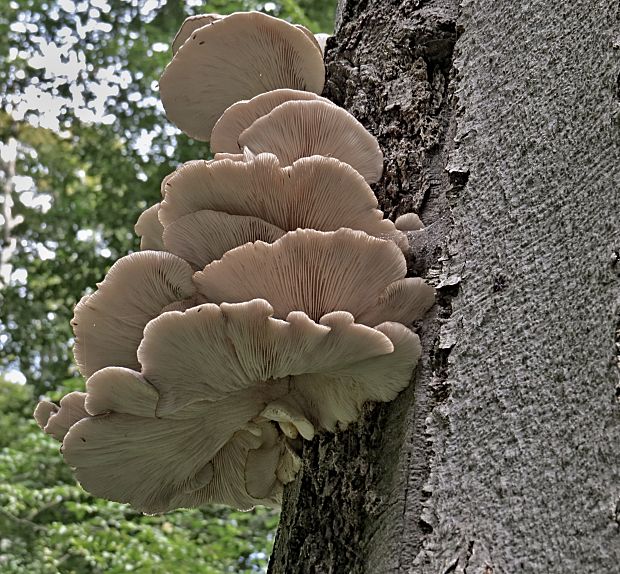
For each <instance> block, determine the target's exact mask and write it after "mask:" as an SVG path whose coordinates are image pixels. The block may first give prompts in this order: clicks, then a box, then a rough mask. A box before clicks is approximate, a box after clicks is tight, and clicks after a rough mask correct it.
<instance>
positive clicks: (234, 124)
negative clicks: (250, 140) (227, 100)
mask: <svg viewBox="0 0 620 574" xmlns="http://www.w3.org/2000/svg"><path fill="white" fill-rule="evenodd" d="M293 100H297V101H304V100H310V101H321V102H324V103H326V104H329V105H332V106H333V105H334V104H332V102H330V101H329V100H328V99H327V98H322V97H321V96H318V95H317V94H314V93H312V92H303V91H301V90H288V89H279V90H272V91H270V92H265V93H264V94H258V95H257V96H254V97H253V98H252V99H251V100H241V101H240V102H237V103H235V104H233V105H232V106H230V107H229V108H227V109H226V111H225V112H224V113H223V114H222V116H221V117H220V119H219V120H217V123H216V124H215V127H214V128H213V132H211V151H213V152H215V153H222V152H226V153H233V154H238V153H242V152H243V148H242V147H241V146H240V145H239V136H240V135H241V134H242V133H243V132H244V131H245V130H246V129H247V128H249V127H250V126H251V125H252V124H253V123H254V122H255V121H256V120H257V119H258V118H260V117H262V116H265V115H267V114H268V113H269V112H271V110H273V109H274V108H276V107H278V106H279V105H280V104H283V103H284V102H289V101H293Z"/></svg>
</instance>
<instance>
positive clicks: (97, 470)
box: [61, 367, 281, 513]
mask: <svg viewBox="0 0 620 574" xmlns="http://www.w3.org/2000/svg"><path fill="white" fill-rule="evenodd" d="M87 388H88V395H87V398H86V405H87V408H88V409H89V410H90V411H91V414H92V413H95V414H96V415H97V416H89V414H88V413H86V414H85V416H84V417H82V418H81V419H80V420H78V421H77V422H75V423H74V424H73V425H72V426H71V428H70V429H69V431H68V432H67V434H66V437H65V438H64V442H63V455H64V457H65V460H66V462H67V463H68V464H69V465H70V466H72V467H73V468H74V471H75V475H76V477H77V479H78V480H79V481H80V483H81V484H82V486H83V487H84V488H85V489H86V490H88V491H89V492H91V493H92V494H94V495H96V496H101V497H104V498H107V499H109V500H116V501H119V502H129V503H130V504H132V505H133V506H134V507H135V508H137V509H138V510H141V511H143V512H147V513H156V512H165V511H168V510H172V509H174V508H179V507H193V506H200V505H202V504H204V503H206V502H215V503H222V504H229V505H232V506H236V507H238V508H244V509H245V508H250V507H252V506H254V505H255V504H277V503H278V502H279V497H280V491H281V483H276V482H275V481H273V480H271V476H267V477H263V479H262V480H263V483H265V482H267V483H269V485H270V487H271V488H270V490H269V491H268V492H265V496H264V500H263V499H256V498H255V497H253V496H251V495H250V494H248V492H247V491H246V488H245V480H246V476H245V466H246V463H247V455H248V452H249V450H251V449H256V448H260V447H261V446H262V444H263V442H264V440H263V438H262V432H263V429H265V428H267V427H268V428H267V430H268V431H271V425H270V424H269V423H262V424H253V425H252V432H250V431H249V430H247V429H246V427H247V426H248V423H247V421H248V420H250V419H251V418H252V417H254V416H255V415H256V413H257V410H258V409H259V408H260V405H261V404H262V403H261V402H260V401H259V397H257V396H256V393H255V392H254V391H250V392H243V393H236V394H231V395H229V396H228V397H227V398H226V399H224V400H222V401H217V402H211V401H203V402H202V403H201V404H200V405H199V408H198V406H197V405H193V407H192V408H191V409H190V410H189V411H186V412H183V413H177V414H178V415H179V416H177V417H175V418H162V417H157V416H155V412H156V407H157V400H158V394H157V391H156V390H155V389H154V388H153V387H150V386H149V383H148V382H147V381H146V380H145V379H144V378H143V377H142V376H141V375H140V374H139V373H136V372H133V371H130V370H128V369H118V368H115V367H108V368H106V369H102V370H101V371H99V372H98V373H96V374H95V375H93V376H92V377H91V378H90V379H89V380H88V383H87ZM119 393H120V394H119ZM61 411H62V409H61ZM267 438H268V439H269V440H271V438H270V436H268V437H267ZM259 479H260V477H257V480H259ZM264 490H265V489H263V491H264Z"/></svg>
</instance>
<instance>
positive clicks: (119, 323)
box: [71, 251, 196, 377]
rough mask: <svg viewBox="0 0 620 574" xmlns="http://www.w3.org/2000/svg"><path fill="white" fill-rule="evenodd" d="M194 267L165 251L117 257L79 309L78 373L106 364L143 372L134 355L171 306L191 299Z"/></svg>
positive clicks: (75, 320)
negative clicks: (147, 328) (145, 332)
mask: <svg viewBox="0 0 620 574" xmlns="http://www.w3.org/2000/svg"><path fill="white" fill-rule="evenodd" d="M195 293H196V289H195V286H194V284H193V282H192V269H191V267H190V266H189V265H188V264H187V263H186V262H185V261H183V260H182V259H180V258H178V257H176V256H175V255H172V254H170V253H165V252H159V251H158V252H156V251H142V252H140V253H133V254H131V255H127V256H126V257H122V258H121V259H119V260H118V261H117V262H116V263H115V264H114V265H112V267H111V268H110V270H109V271H108V274H107V275H106V277H105V279H104V280H103V282H102V283H100V284H99V286H98V289H97V291H96V292H95V293H93V294H92V295H87V296H85V297H83V298H82V300H81V301H80V302H79V303H78V304H77V305H76V307H75V311H74V314H73V320H72V321H71V326H72V327H73V332H74V334H75V346H74V350H73V353H74V355H75V360H76V362H77V365H78V368H79V369H80V372H81V373H82V374H83V375H84V376H87V377H88V376H90V375H92V374H93V373H94V372H96V371H98V370H99V369H102V368H103V367H108V366H112V365H113V366H117V367H128V368H130V369H136V368H139V363H138V359H137V356H136V352H137V350H138V345H139V344H140V341H141V340H142V333H143V330H144V327H145V326H146V324H147V323H148V322H149V321H150V320H151V319H153V318H154V317H157V315H159V314H160V313H161V312H162V310H164V309H165V308H166V307H167V306H168V305H170V304H172V303H176V302H178V301H182V300H185V299H190V300H191V301H192V303H193V304H195V302H196V301H195V300H194V299H192V297H193V296H194V295H195Z"/></svg>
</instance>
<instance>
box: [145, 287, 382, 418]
mask: <svg viewBox="0 0 620 574" xmlns="http://www.w3.org/2000/svg"><path fill="white" fill-rule="evenodd" d="M272 314H273V308H272V307H271V305H270V304H269V303H267V301H263V300H260V299H256V300H253V301H249V302H246V303H238V304H233V305H229V304H226V303H222V304H221V305H220V306H218V305H213V304H209V303H207V304H203V305H200V306H198V307H193V308H192V309H189V310H187V311H186V312H185V313H179V312H170V313H165V314H163V315H161V316H159V317H158V318H156V319H154V320H153V321H151V322H150V323H149V324H148V325H147V327H146V329H145V330H144V339H143V341H142V343H141V344H140V348H139V349H138V357H139V359H140V363H141V364H142V374H143V375H144V377H145V378H146V379H148V381H149V382H150V383H151V384H152V385H153V386H154V387H156V389H157V391H158V392H159V396H160V399H159V403H158V405H157V414H158V416H170V415H172V414H173V413H175V412H176V411H178V410H180V409H182V408H184V407H186V406H187V405H190V404H191V403H193V402H196V401H200V400H211V401H213V400H219V399H221V398H222V397H225V396H227V395H229V394H230V393H233V392H237V391H241V390H243V389H249V388H254V387H256V385H259V387H260V388H261V389H262V392H264V393H266V394H265V401H267V402H270V401H272V400H275V399H276V398H278V397H280V396H282V395H283V394H284V392H285V391H286V388H287V386H286V381H287V379H288V378H289V377H291V376H295V375H298V374H301V373H314V372H330V371H331V370H334V369H336V368H340V367H342V366H344V365H348V364H350V363H353V362H359V361H362V360H365V359H367V358H370V357H374V356H378V355H382V354H386V353H391V352H392V343H391V342H390V340H389V338H388V337H386V336H384V335H382V334H381V333H380V332H379V331H376V330H375V329H371V328H368V327H365V326H363V325H358V324H356V323H354V322H353V317H352V316H351V315H349V314H348V313H344V314H340V315H337V314H330V315H326V316H325V317H322V318H321V321H320V322H319V323H315V322H314V321H311V320H310V319H309V318H308V316H307V315H306V314H304V313H301V312H299V311H295V312H292V313H289V314H288V316H287V317H286V320H285V321H282V320H278V319H274V318H273V317H272ZM335 315H337V316H335ZM280 380H282V381H281V383H279V385H280V386H278V381H280ZM265 381H271V382H269V383H266V384H264V383H265ZM274 393H275V395H274ZM263 408H264V405H263V406H261V407H260V408H259V410H258V411H257V413H256V414H259V413H260V412H261V411H262V410H263ZM274 420H278V419H277V418H274Z"/></svg>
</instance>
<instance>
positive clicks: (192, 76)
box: [159, 12, 325, 141]
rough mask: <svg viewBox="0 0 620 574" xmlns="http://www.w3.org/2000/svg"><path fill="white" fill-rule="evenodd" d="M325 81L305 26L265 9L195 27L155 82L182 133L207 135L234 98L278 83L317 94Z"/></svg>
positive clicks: (168, 112) (241, 97)
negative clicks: (295, 24) (276, 16)
mask: <svg viewBox="0 0 620 574" xmlns="http://www.w3.org/2000/svg"><path fill="white" fill-rule="evenodd" d="M231 70H234V73H233V74H231ZM324 82H325V68H324V65H323V58H322V56H321V53H320V51H319V50H317V48H316V46H315V45H314V44H313V42H312V41H311V40H310V39H309V38H308V37H307V36H306V34H305V33H304V32H302V31H301V30H298V29H297V28H295V26H293V25H292V24H289V23H288V22H285V21H284V20H280V19H278V18H274V17H272V16H268V15H266V14H261V13H259V12H245V13H242V12H239V13H235V14H231V15H230V16H227V17H226V18H222V19H220V20H215V21H213V22H212V23H211V24H209V25H208V26H203V27H202V28H199V29H198V30H196V31H194V33H193V34H192V35H191V36H190V37H189V38H188V39H187V40H186V41H185V43H184V44H183V45H182V46H181V47H180V48H179V51H178V52H177V53H176V54H175V56H174V57H173V59H172V61H171V62H170V64H168V66H167V67H166V69H165V70H164V73H163V75H162V77H161V79H160V82H159V88H160V92H161V99H162V103H163V105H164V108H165V110H166V114H167V116H168V118H169V119H170V120H171V121H172V122H173V123H175V124H176V125H177V126H178V127H179V128H180V129H181V130H183V131H184V132H185V133H186V134H187V135H189V136H191V137H193V138H196V139H199V140H204V141H209V139H210V136H211V130H212V129H213V126H214V125H215V122H216V121H217V119H218V118H219V117H220V116H221V115H222V113H223V112H224V110H225V109H226V108H228V107H229V106H230V105H231V104H233V103H234V102H237V101H239V100H242V99H249V98H252V97H254V96H255V95H257V94H260V93H262V92H267V91H269V90H273V89H277V88H292V89H297V90H307V91H310V92H315V93H317V94H320V93H321V92H322V90H323V84H324Z"/></svg>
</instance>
